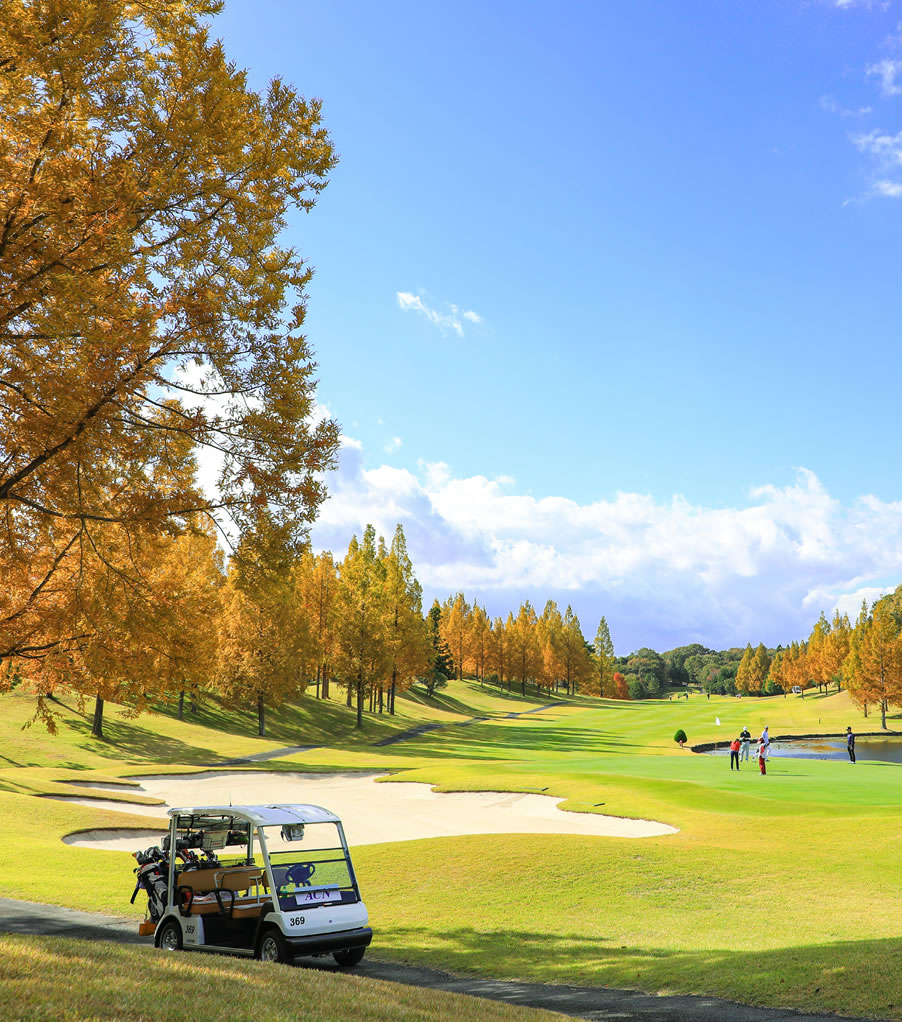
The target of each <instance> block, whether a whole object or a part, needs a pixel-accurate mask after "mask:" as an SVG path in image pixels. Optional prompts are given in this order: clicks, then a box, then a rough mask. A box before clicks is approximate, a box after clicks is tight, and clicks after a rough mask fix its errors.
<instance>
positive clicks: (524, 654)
mask: <svg viewBox="0 0 902 1022" xmlns="http://www.w3.org/2000/svg"><path fill="white" fill-rule="evenodd" d="M537 625H538V617H537V615H536V612H535V609H534V608H533V606H532V604H531V603H530V602H529V600H526V602H525V603H522V604H520V609H519V611H518V612H517V616H516V617H514V616H513V615H512V614H508V617H507V624H506V625H505V631H506V632H507V634H508V642H509V647H508V648H509V651H510V661H509V662H510V666H509V667H508V674H509V676H510V678H511V679H512V680H513V681H519V682H520V694H521V695H524V696H525V695H526V683H527V682H528V681H534V680H535V679H536V677H537V676H538V674H539V671H540V669H541V667H542V647H541V645H540V642H539V636H538V634H537Z"/></svg>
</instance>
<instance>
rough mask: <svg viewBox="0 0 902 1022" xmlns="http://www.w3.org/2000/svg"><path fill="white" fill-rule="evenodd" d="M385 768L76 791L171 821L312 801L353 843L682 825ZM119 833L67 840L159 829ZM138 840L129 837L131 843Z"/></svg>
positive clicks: (128, 846) (94, 840) (655, 832)
mask: <svg viewBox="0 0 902 1022" xmlns="http://www.w3.org/2000/svg"><path fill="white" fill-rule="evenodd" d="M384 776H385V774H384V773H381V774H372V773H371V774H363V773H353V774H305V773H262V772H261V773H257V772H231V773H228V772H224V771H207V772H205V773H199V774H191V775H188V776H185V775H181V776H177V775H174V774H160V775H155V776H151V777H142V778H140V782H141V787H140V788H138V789H132V790H133V791H136V792H139V793H140V794H143V795H150V796H153V797H155V798H160V799H163V801H164V802H165V803H166V805H164V806H147V805H130V804H128V803H122V802H115V801H112V800H105V799H87V798H86V799H81V798H72V797H69V798H67V799H66V801H68V802H80V803H82V804H84V805H90V806H94V807H95V808H103V809H115V810H117V811H119V812H127V813H135V814H140V815H142V816H152V817H154V818H156V819H160V820H165V819H166V810H167V809H169V808H170V807H172V806H185V807H188V806H204V805H229V804H230V803H231V804H233V805H253V804H257V803H273V802H308V803H312V804H313V805H321V806H326V807H327V808H328V809H331V810H332V811H333V812H335V813H337V814H338V816H340V817H341V820H342V823H343V824H344V828H345V833H346V835H347V838H348V842H349V844H351V845H369V844H377V843H380V842H383V841H410V840H413V839H415V838H424V837H451V836H456V835H461V834H524V833H529V834H584V835H595V836H602V837H634V838H635V837H657V836H660V835H662V834H675V833H676V832H677V829H676V828H675V827H669V826H668V825H667V824H665V823H655V822H654V821H652V820H627V819H622V818H621V817H619V816H601V815H599V814H597V813H574V812H562V811H561V810H560V809H558V808H556V807H557V805H558V804H559V802H560V801H561V799H559V798H552V797H549V796H548V795H532V794H513V793H511V792H498V791H481V792H470V791H467V792H448V793H442V792H435V791H432V789H431V786H430V785H428V784H420V783H414V782H410V781H403V782H392V783H387V784H376V783H375V778H376V777H384ZM138 833H139V834H142V837H141V838H140V839H139V838H138V835H137V834H135V833H133V834H132V836H130V837H123V835H122V832H121V831H119V832H118V834H117V835H116V836H113V835H112V834H111V833H110V830H109V829H106V830H103V831H81V832H79V833H77V834H71V835H69V837H68V838H66V839H65V840H66V842H67V843H68V844H72V845H78V846H80V847H89V848H108V849H115V850H127V851H134V850H135V849H137V848H143V847H146V846H147V845H148V844H156V843H157V842H158V840H159V837H160V835H159V834H151V836H150V837H149V838H148V837H147V832H141V831H139V832H138ZM129 841H130V842H131V843H128V842H129Z"/></svg>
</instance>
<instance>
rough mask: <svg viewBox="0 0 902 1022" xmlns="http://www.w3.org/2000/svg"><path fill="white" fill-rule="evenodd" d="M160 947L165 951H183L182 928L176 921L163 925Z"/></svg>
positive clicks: (171, 920) (172, 920)
mask: <svg viewBox="0 0 902 1022" xmlns="http://www.w3.org/2000/svg"><path fill="white" fill-rule="evenodd" d="M158 946H159V947H161V948H162V949H163V950H164V951H181V950H182V928H181V926H179V924H178V923H177V922H176V921H175V920H174V919H170V920H169V921H168V922H165V923H163V928H162V929H161V930H160V941H159V945H158Z"/></svg>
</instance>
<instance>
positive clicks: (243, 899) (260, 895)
mask: <svg viewBox="0 0 902 1022" xmlns="http://www.w3.org/2000/svg"><path fill="white" fill-rule="evenodd" d="M262 884H263V869H262V868H261V867H260V866H231V867H227V868H223V869H191V870H185V871H184V872H182V873H180V874H179V877H178V895H179V905H180V909H179V911H180V912H181V914H182V915H192V916H199V915H212V914H214V913H216V914H219V915H229V916H232V917H234V918H248V917H253V916H258V915H260V913H261V912H262V910H263V906H264V905H266V904H268V903H270V902H271V899H270V897H269V895H268V894H267V893H266V892H265V891H264V889H263V887H262V886H261V885H262Z"/></svg>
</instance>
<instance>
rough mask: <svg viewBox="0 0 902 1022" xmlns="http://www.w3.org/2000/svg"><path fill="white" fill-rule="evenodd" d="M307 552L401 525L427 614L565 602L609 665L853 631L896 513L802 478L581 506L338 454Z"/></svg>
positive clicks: (507, 486)
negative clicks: (724, 503) (843, 619)
mask: <svg viewBox="0 0 902 1022" xmlns="http://www.w3.org/2000/svg"><path fill="white" fill-rule="evenodd" d="M327 485H328V486H329V490H330V497H329V499H328V500H327V501H326V503H325V504H324V505H323V508H322V512H321V515H320V518H319V521H318V522H317V524H316V526H315V528H314V530H313V541H314V545H315V546H316V547H317V548H318V549H331V550H334V551H335V552H336V553H341V552H342V551H343V549H344V548H345V547H346V546H347V543H348V540H349V539H350V536H351V534H352V533H354V532H356V533H358V534H359V533H360V531H361V530H362V528H363V526H364V525H365V524H366V523H367V522H371V523H372V524H373V525H374V526H375V527H376V529H377V531H379V532H380V533H381V534H383V535H385V536H389V535H391V533H392V532H393V531H394V527H395V524H396V523H398V522H400V523H401V524H402V525H403V527H404V532H405V535H406V536H407V541H408V547H409V549H410V552H411V556H412V558H413V561H414V565H415V567H416V571H417V575H418V577H419V579H420V581H421V582H422V584H423V586H424V589H425V592H426V596H427V599H428V601H430V602H431V600H432V598H433V597H435V596H437V597H439V598H440V599H444V598H445V597H446V596H447V595H448V594H449V593H452V592H455V591H457V590H458V589H462V590H464V591H465V592H466V594H467V596H468V598H469V599H471V600H472V599H476V600H478V602H480V603H481V604H485V605H486V606H487V608H488V610H489V613H490V614H493V615H499V614H500V615H504V616H506V614H507V613H508V611H510V610H513V611H515V612H516V609H517V607H518V606H519V604H520V603H521V602H522V601H523V600H524V599H527V598H528V599H530V600H532V602H533V603H534V604H536V605H537V606H538V609H539V610H541V607H542V605H543V604H544V601H545V600H546V599H549V598H551V599H555V600H557V602H558V603H559V604H560V605H561V606H562V607H564V606H566V605H567V604H568V603H569V604H571V605H572V606H573V609H574V611H575V612H576V613H577V614H578V615H579V616H580V620H581V622H582V624H583V630H584V632H585V633H586V635H587V637H588V638H590V639H591V637H592V636H593V635H594V633H595V628H596V626H597V624H598V620H599V618H600V617H601V615H602V614H604V615H605V616H606V618H607V620H608V622H609V624H610V626H611V629H612V634H613V636H614V641H615V644H616V647H617V650H618V652H620V653H626V652H629V651H630V650H632V649H636V648H638V647H640V646H643V645H648V646H652V647H654V648H656V649H661V650H663V649H669V648H672V647H673V646H675V645H682V644H685V643H689V642H702V643H704V644H706V645H709V646H712V647H717V648H728V647H731V646H735V645H742V646H744V645H745V644H746V642H752V643H753V644H756V643H758V642H764V643H766V644H769V645H775V644H777V643H784V644H785V643H787V642H790V641H791V640H792V639H798V638H802V637H804V636H807V634H808V633H809V632H810V630H811V627H812V626H813V624H814V622H815V620H816V619H817V616H818V614H819V613H820V612H821V610H823V611H825V612H826V613H827V614H828V616H829V615H831V614H832V612H833V609H834V608H835V607H837V606H840V607H841V608H842V609H844V610H849V608H851V610H850V613H851V615H852V616H853V617H854V615H855V614H856V613H857V609H858V606H859V605H860V603H861V599H862V594H864V595H865V596H867V598H868V599H869V601H870V600H872V599H873V598H874V597H875V596H877V595H880V593H882V592H884V591H885V590H883V589H881V588H880V584H881V583H882V582H883V581H885V579H886V578H888V577H892V576H893V575H894V574H895V575H897V576H898V575H902V502H898V503H895V504H892V503H884V502H881V501H879V500H878V499H877V498H875V497H871V496H864V497H861V498H859V499H858V500H856V501H854V502H852V503H851V504H850V505H848V506H844V505H843V504H842V503H841V502H839V501H838V500H836V499H835V498H834V497H832V496H831V495H830V494H829V493H827V491H826V490H825V489H824V487H823V485H822V484H821V482H820V481H819V479H818V478H817V477H816V476H815V475H814V473H812V472H810V471H807V470H805V469H800V470H799V471H798V475H797V478H796V479H795V481H794V482H793V483H791V484H790V485H788V486H773V485H766V486H760V487H757V488H755V489H754V490H751V491H750V493H749V496H748V500H747V502H746V503H745V504H744V505H743V506H741V507H731V508H717V507H705V506H702V505H698V504H693V503H691V502H690V501H688V500H687V499H685V498H684V497H681V496H674V497H673V498H672V499H670V500H668V501H665V502H660V501H657V500H655V499H654V498H652V497H650V496H648V495H645V494H639V493H619V494H617V495H616V497H614V498H613V499H611V500H606V501H597V502H594V503H589V504H580V503H579V502H577V501H574V500H571V499H569V498H566V497H555V496H548V497H542V498H536V497H532V496H526V495H523V494H518V493H516V492H515V491H514V488H513V485H512V482H511V481H510V480H502V479H489V478H487V477H485V476H481V475H476V476H470V477H463V478H461V477H456V476H455V475H454V474H453V473H452V472H451V471H450V470H449V468H448V466H447V465H444V464H443V463H440V462H439V463H432V464H424V465H421V466H419V468H418V470H417V471H416V472H412V471H410V470H408V469H403V468H395V467H391V466H388V465H382V466H380V467H377V468H367V467H366V465H365V461H364V455H363V451H362V450H361V449H360V448H359V447H351V446H347V447H345V448H344V449H343V452H342V458H341V464H340V466H339V469H338V471H337V472H335V473H332V474H331V475H330V477H329V478H328V479H327Z"/></svg>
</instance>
